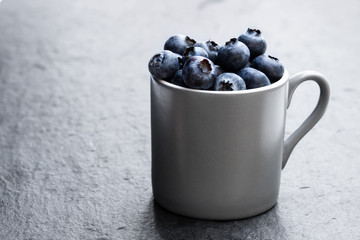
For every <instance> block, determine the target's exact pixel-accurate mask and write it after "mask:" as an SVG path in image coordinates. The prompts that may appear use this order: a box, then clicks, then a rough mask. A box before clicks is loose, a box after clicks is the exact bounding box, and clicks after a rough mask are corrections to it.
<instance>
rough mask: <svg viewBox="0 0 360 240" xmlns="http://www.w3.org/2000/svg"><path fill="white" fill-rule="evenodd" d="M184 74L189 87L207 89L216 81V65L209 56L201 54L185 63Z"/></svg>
mask: <svg viewBox="0 0 360 240" xmlns="http://www.w3.org/2000/svg"><path fill="white" fill-rule="evenodd" d="M182 75H183V79H184V82H185V84H186V85H187V86H188V87H190V88H194V89H202V90H206V89H209V88H211V87H212V86H213V85H214V83H215V80H216V70H215V65H214V63H213V62H212V61H211V60H210V59H208V58H205V57H201V56H195V57H191V58H189V60H187V62H186V63H185V65H184V68H183V72H182Z"/></svg>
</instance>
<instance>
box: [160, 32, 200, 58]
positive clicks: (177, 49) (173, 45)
mask: <svg viewBox="0 0 360 240" xmlns="http://www.w3.org/2000/svg"><path fill="white" fill-rule="evenodd" d="M195 43H196V41H195V40H193V39H191V38H189V37H188V36H185V35H181V34H179V35H175V36H172V37H170V38H169V39H168V40H167V41H166V42H165V45H164V50H170V51H172V52H174V53H177V54H180V55H182V54H183V53H184V52H185V50H186V49H187V48H188V47H191V46H193V45H194V44H195Z"/></svg>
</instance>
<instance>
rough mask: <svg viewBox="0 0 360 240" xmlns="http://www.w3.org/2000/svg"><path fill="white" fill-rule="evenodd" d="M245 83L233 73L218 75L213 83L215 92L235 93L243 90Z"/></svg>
mask: <svg viewBox="0 0 360 240" xmlns="http://www.w3.org/2000/svg"><path fill="white" fill-rule="evenodd" d="M245 89H246V84H245V81H244V80H243V79H242V78H241V77H240V76H239V75H237V74H235V73H223V74H220V75H219V76H218V77H217V78H216V81H215V87H214V90H215V91H237V90H245Z"/></svg>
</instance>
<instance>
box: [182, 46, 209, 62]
mask: <svg viewBox="0 0 360 240" xmlns="http://www.w3.org/2000/svg"><path fill="white" fill-rule="evenodd" d="M194 56H202V57H206V58H207V57H208V54H207V52H206V51H205V49H203V48H201V47H188V48H187V49H186V50H185V52H184V55H183V58H182V61H183V63H185V62H186V61H187V60H188V59H189V58H191V57H194Z"/></svg>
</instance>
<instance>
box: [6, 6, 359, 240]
mask: <svg viewBox="0 0 360 240" xmlns="http://www.w3.org/2000/svg"><path fill="white" fill-rule="evenodd" d="M359 25H360V2H359V1H358V0H345V1H325V0H320V1H316V0H301V1H300V0H298V1H285V0H282V1H277V0H274V1H265V0H252V1H250V0H244V1H236V0H208V1H206V0H193V1H190V0H184V1H160V0H154V1H145V0H133V1H130V0H124V1H115V0H106V1H95V0H77V1H70V0H61V1H50V0H28V1H26V0H3V1H2V2H0V239H4V240H5V239H98V240H100V239H103V240H105V239H108V240H109V239H347V240H348V239H360V230H359V229H360V227H359V226H360V159H359V156H360V148H359V139H360V126H359V123H360V110H359V104H360V101H359V92H360V81H359V78H360V61H359V56H360V47H359V45H360V44H359V43H360V32H359V30H360V26H359ZM248 27H252V28H258V29H261V30H262V32H263V34H264V37H265V38H266V40H267V42H268V53H269V54H271V55H274V56H276V57H278V58H279V59H280V60H281V62H282V63H283V64H284V65H285V66H286V68H287V70H288V71H289V72H290V74H294V73H296V72H299V71H302V70H316V71H319V72H321V73H323V74H324V75H325V76H326V77H327V78H328V80H329V82H330V85H331V88H332V93H331V99H330V104H329V107H328V111H327V113H326V114H325V115H324V117H323V119H322V120H321V121H320V122H319V124H318V125H316V126H315V128H314V129H313V130H312V131H311V132H310V133H309V134H308V135H307V136H305V138H304V139H303V140H302V141H301V142H300V143H299V144H298V146H297V147H296V149H295V150H294V152H293V154H292V156H291V157H290V160H289V162H288V165H287V166H286V168H285V169H284V170H283V172H282V180H281V190H280V196H279V199H278V204H277V205H276V206H275V207H274V208H273V209H272V210H270V211H268V212H267V213H265V214H263V215H260V216H257V217H254V218H250V219H245V220H239V221H202V220H196V219H191V218H186V217H181V216H177V215H174V214H172V213H169V212H167V211H166V210H164V209H162V208H161V207H159V206H158V205H157V204H156V203H154V201H153V199H152V190H151V174H150V163H151V158H150V102H149V100H150V95H149V73H148V70H147V63H148V60H149V59H150V57H151V56H152V55H153V54H154V53H155V52H157V51H159V50H160V49H161V48H162V47H163V43H164V42H165V40H166V39H167V38H168V37H169V36H171V35H173V34H177V33H184V34H187V35H189V36H191V37H192V38H194V39H196V40H198V41H203V40H208V39H212V40H214V41H216V42H218V43H220V44H223V43H224V42H225V41H227V40H228V39H230V38H231V37H237V36H239V35H240V34H241V33H242V32H244V31H245V30H246V29H247V28H248ZM318 92H319V91H318V88H317V86H316V85H315V84H312V83H306V84H303V85H302V86H301V87H299V89H298V90H297V92H296V93H295V95H294V99H293V102H292V105H291V107H290V109H289V111H288V118H287V127H286V135H289V134H290V133H291V132H292V131H293V130H294V129H295V128H296V127H297V126H298V125H299V124H300V123H301V122H302V121H303V120H304V119H305V117H306V116H307V115H308V114H309V113H310V111H311V110H312V108H313V107H314V106H315V104H316V101H317V97H318Z"/></svg>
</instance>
